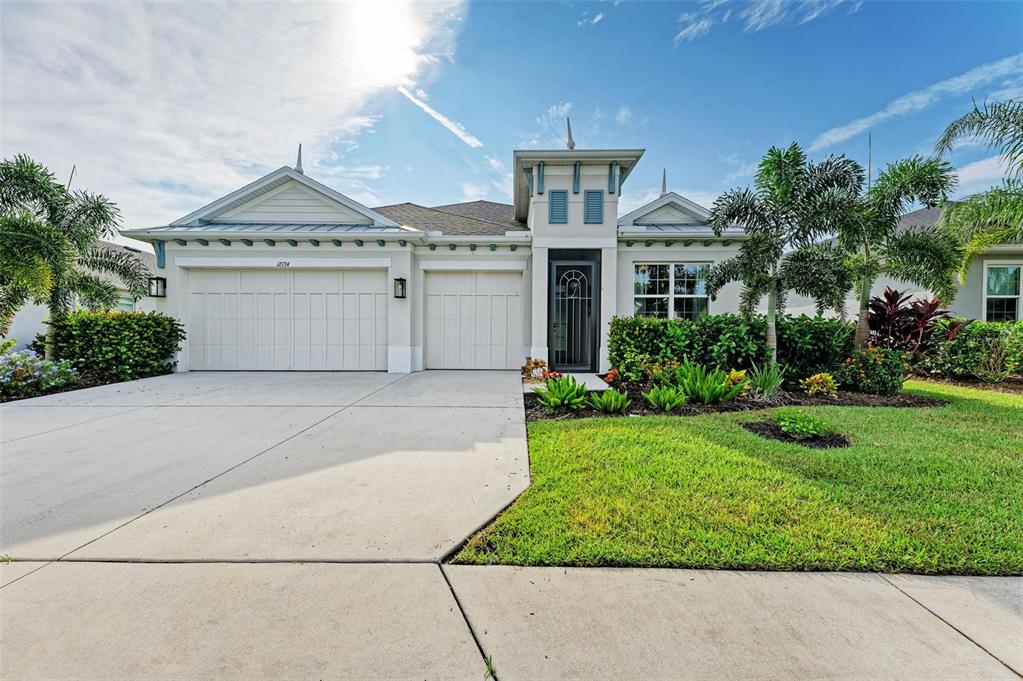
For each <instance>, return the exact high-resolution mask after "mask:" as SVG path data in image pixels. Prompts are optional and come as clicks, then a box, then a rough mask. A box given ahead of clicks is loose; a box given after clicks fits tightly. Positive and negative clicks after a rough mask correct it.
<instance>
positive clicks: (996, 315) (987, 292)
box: [984, 264, 1023, 322]
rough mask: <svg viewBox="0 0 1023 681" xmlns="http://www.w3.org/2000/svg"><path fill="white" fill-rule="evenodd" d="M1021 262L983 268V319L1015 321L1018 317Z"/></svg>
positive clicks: (1022, 268) (1022, 270) (1022, 265)
mask: <svg viewBox="0 0 1023 681" xmlns="http://www.w3.org/2000/svg"><path fill="white" fill-rule="evenodd" d="M1021 272H1023V264H1020V265H1016V264H1004V265H1003V264H996V265H990V264H989V265H986V266H985V268H984V319H985V320H986V321H989V322H1015V321H1017V320H1019V319H1020V298H1021V289H1020V286H1021V284H1020V279H1021Z"/></svg>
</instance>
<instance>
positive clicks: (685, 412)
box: [525, 387, 948, 421]
mask: <svg viewBox="0 0 1023 681" xmlns="http://www.w3.org/2000/svg"><path fill="white" fill-rule="evenodd" d="M646 391H647V388H645V387H632V388H627V389H626V391H625V392H627V393H628V395H629V399H631V400H632V404H630V405H629V408H628V409H627V410H626V411H625V414H621V415H622V416H666V415H667V416H696V415H698V414H718V413H721V412H728V411H756V410H759V409H771V408H773V407H788V406H793V407H809V406H824V405H827V406H834V407H900V408H901V407H943V406H945V405H946V404H948V400H943V399H939V398H936V397H926V396H923V395H911V394H908V393H897V394H895V395H891V396H884V395H867V394H865V393H851V392H839V393H838V396H837V397H809V396H807V395H803V394H802V393H790V392H784V391H783V392H780V393H778V394H777V395H776V396H775V397H772V398H770V399H767V400H756V399H750V398H744V397H741V398H738V399H736V400H734V401H732V402H728V403H726V404H711V405H703V404H687V405H685V406H684V407H682V408H681V409H679V410H678V411H675V412H672V413H671V414H665V413H664V412H663V411H659V410H657V409H653V408H652V407H651V406H650V405H649V404H648V403H647V401H646V400H645V399H643V393H644V392H646ZM525 407H526V421H549V420H562V419H586V418H598V417H600V418H603V417H607V416H609V415H608V414H605V413H604V412H601V411H598V410H596V409H593V408H592V407H588V406H586V407H583V408H581V409H578V410H576V411H571V412H551V411H550V410H548V409H547V408H546V407H545V406H543V405H542V404H540V401H539V400H538V399H537V397H536V395H534V394H532V393H529V394H527V395H525ZM616 416H617V415H616Z"/></svg>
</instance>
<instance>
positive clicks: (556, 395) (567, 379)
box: [533, 376, 586, 411]
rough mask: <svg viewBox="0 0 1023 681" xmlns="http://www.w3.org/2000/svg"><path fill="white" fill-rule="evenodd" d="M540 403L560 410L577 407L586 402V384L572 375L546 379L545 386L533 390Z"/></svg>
mask: <svg viewBox="0 0 1023 681" xmlns="http://www.w3.org/2000/svg"><path fill="white" fill-rule="evenodd" d="M533 392H534V393H535V394H536V397H537V399H538V400H540V404H542V405H544V406H545V407H547V408H549V409H557V410H561V411H566V410H575V409H579V408H580V407H581V406H583V404H585V402H586V385H585V384H583V383H579V382H578V381H577V380H575V378H573V377H572V376H562V377H561V378H549V379H547V386H546V387H545V388H536V389H535V390H534V391H533Z"/></svg>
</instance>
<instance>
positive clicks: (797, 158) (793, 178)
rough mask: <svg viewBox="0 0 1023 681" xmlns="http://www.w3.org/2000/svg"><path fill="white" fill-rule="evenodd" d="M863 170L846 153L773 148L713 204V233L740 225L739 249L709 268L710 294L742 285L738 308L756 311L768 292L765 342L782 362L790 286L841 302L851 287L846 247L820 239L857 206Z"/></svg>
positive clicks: (828, 303) (821, 301)
mask: <svg viewBox="0 0 1023 681" xmlns="http://www.w3.org/2000/svg"><path fill="white" fill-rule="evenodd" d="M862 179H863V169H862V168H860V166H859V165H858V164H857V163H856V162H855V161H852V160H850V159H847V158H845V157H829V158H827V159H825V160H824V161H822V162H820V163H810V162H808V161H807V159H806V154H805V153H804V152H803V150H802V149H801V148H800V147H799V145H798V144H795V143H793V144H792V145H790V146H789V147H788V148H786V149H782V148H779V147H771V149H769V150H768V152H767V154H766V155H765V156H764V158H763V159H762V160H761V161H760V165H759V166H758V168H757V174H756V180H755V182H754V188H753V189H750V188H743V189H733V190H730V191H727V192H725V193H724V194H722V195H721V196H720V197H718V199H717V200H716V201H715V202H714V207H713V208H712V209H711V214H710V225H711V227H712V229H713V230H714V235H715V236H719V237H720V236H721V235H722V234H724V233H725V231H726V230H727V229H728V228H730V227H733V226H734V227H742V228H743V230H744V231H745V232H746V237H745V238H744V239H743V240H742V242H741V244H740V246H739V252H738V254H737V255H736V256H735V257H733V258H730V259H728V260H725V261H723V262H721V263H718V264H717V265H715V266H714V267H712V268H711V271H710V274H709V276H708V279H707V289H708V291H709V292H710V294H711V295H712V296H715V295H716V294H717V292H718V291H719V290H720V289H721V287H723V286H724V285H725V284H727V283H729V282H732V281H738V282H740V283H741V284H742V295H741V309H742V312H743V313H744V314H746V315H750V314H752V312H753V310H754V309H755V308H756V306H757V304H758V303H759V302H760V301H761V300H762V299H763V298H764V297H765V296H766V297H767V347H768V352H769V355H770V361H771V363H772V364H774V363H775V362H777V357H778V337H777V331H776V323H777V315H778V312H779V311H780V309H781V308H782V307H783V306H784V300H785V292H786V291H787V290H789V289H792V290H795V291H796V292H797V293H800V294H803V295H807V296H809V297H811V298H814V299H816V300H817V304H818V308H821V307H838V306H840V305H841V301H842V298H843V296H844V295H845V292H846V291H847V290H848V287H849V270H848V268H847V267H846V266H845V262H844V260H845V258H844V255H843V254H842V252H841V251H840V250H839V249H838V248H836V247H835V246H834V245H832V244H830V243H820V242H819V240H820V238H821V237H823V236H826V235H828V234H831V233H833V232H834V231H835V230H836V229H837V228H838V225H839V224H840V223H841V221H843V220H845V219H847V218H846V216H847V214H848V212H849V211H850V210H852V209H853V208H854V207H855V202H856V192H857V191H858V187H859V184H860V183H862Z"/></svg>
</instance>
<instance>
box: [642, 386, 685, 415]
mask: <svg viewBox="0 0 1023 681" xmlns="http://www.w3.org/2000/svg"><path fill="white" fill-rule="evenodd" d="M643 399H645V400H646V401H647V402H649V403H650V406H651V407H653V408H654V409H659V410H661V411H664V412H669V411H675V410H676V409H678V408H679V407H681V406H682V405H683V404H685V403H686V394H685V393H684V392H682V391H681V390H679V389H678V388H676V387H674V386H670V385H659V386H657V387H655V388H651V389H650V392H646V393H643Z"/></svg>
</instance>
